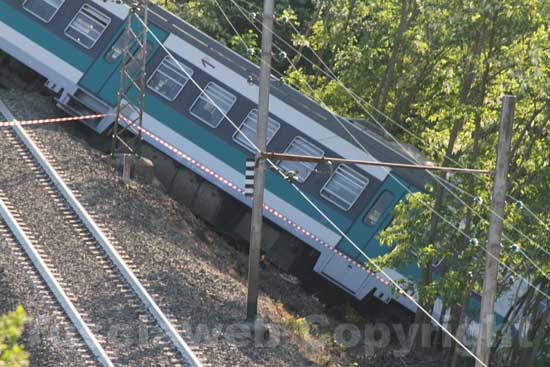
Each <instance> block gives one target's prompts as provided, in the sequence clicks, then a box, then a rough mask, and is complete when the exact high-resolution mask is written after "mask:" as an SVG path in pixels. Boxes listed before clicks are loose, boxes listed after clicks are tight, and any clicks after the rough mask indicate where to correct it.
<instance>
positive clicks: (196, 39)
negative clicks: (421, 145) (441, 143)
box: [148, 3, 431, 189]
mask: <svg viewBox="0 0 550 367" xmlns="http://www.w3.org/2000/svg"><path fill="white" fill-rule="evenodd" d="M148 15H149V21H150V22H151V21H152V22H153V23H155V24H156V25H158V26H161V27H162V28H164V29H166V30H168V31H169V32H171V33H173V34H174V35H176V36H178V37H180V38H182V39H184V40H186V41H187V42H189V43H191V44H192V45H193V46H194V47H196V48H198V49H200V50H201V51H202V52H204V53H205V54H206V55H207V56H209V57H212V58H213V59H216V60H220V59H222V62H223V64H224V65H225V66H226V67H228V68H230V69H231V70H233V71H234V72H236V73H238V74H240V75H242V76H243V77H244V78H249V77H251V76H252V77H257V76H258V75H259V66H258V65H256V64H254V63H253V62H251V61H249V60H247V59H246V58H244V57H242V56H241V55H239V54H238V53H236V52H234V51H233V50H231V49H229V48H228V47H227V46H225V45H223V44H222V43H220V42H218V41H217V40H215V39H214V38H212V37H210V36H209V35H207V34H205V33H204V32H202V31H200V30H198V29H197V28H195V27H194V26H192V25H191V24H189V23H187V22H186V21H184V20H183V19H181V18H179V17H178V16H176V15H174V14H172V13H171V12H169V11H168V10H166V9H164V8H162V7H161V6H159V5H157V4H154V3H150V7H149V13H148ZM271 94H272V95H274V96H276V97H278V98H279V99H281V100H283V101H285V102H286V103H287V104H288V105H290V106H292V107H293V108H295V109H296V110H298V111H300V112H302V113H304V114H305V115H309V116H311V117H312V118H314V119H315V120H316V121H317V122H318V123H320V124H322V125H323V126H324V127H326V128H327V129H328V130H330V131H331V132H333V133H334V134H336V135H338V136H340V137H341V138H343V139H345V140H347V141H348V142H350V143H351V144H353V145H355V146H357V147H359V148H361V146H359V144H357V142H356V141H355V139H354V138H352V137H351V136H350V135H349V133H348V132H347V131H346V129H345V128H343V127H342V125H344V126H346V128H347V129H349V131H351V132H352V133H354V137H355V138H356V139H357V141H359V143H360V145H362V146H363V147H365V148H366V149H367V151H368V152H369V153H370V154H371V155H372V156H373V157H374V158H375V159H377V160H379V161H383V162H395V163H410V164H414V163H416V162H415V159H416V160H418V161H419V162H421V163H423V164H430V162H429V161H428V159H427V158H426V157H424V156H423V155H422V154H421V153H420V152H419V151H418V150H417V149H416V148H414V147H412V146H410V145H405V144H396V143H395V142H393V141H389V140H387V139H385V138H383V137H382V136H381V135H380V134H379V133H377V132H376V129H375V128H373V126H372V124H370V123H369V122H368V121H365V120H353V119H349V118H344V117H341V116H336V115H335V114H334V113H333V112H331V111H329V110H327V109H325V108H324V107H322V106H321V105H320V104H319V103H317V102H316V101H314V100H312V99H311V98H309V97H308V96H306V95H304V94H302V93H301V92H299V91H298V90H296V89H295V88H293V87H291V86H288V85H286V84H285V83H283V82H281V81H280V80H279V79H278V78H276V77H274V76H272V83H271ZM338 120H339V121H338ZM411 156H412V157H414V159H413V158H411ZM392 171H393V172H394V173H395V174H397V175H398V176H400V177H401V178H402V179H404V180H405V181H407V182H408V183H410V184H412V185H414V186H415V187H416V188H417V189H422V188H423V187H424V186H425V185H426V184H427V183H429V182H431V178H430V176H429V175H428V173H427V172H426V171H422V170H411V169H399V168H398V169H393V170H392Z"/></svg>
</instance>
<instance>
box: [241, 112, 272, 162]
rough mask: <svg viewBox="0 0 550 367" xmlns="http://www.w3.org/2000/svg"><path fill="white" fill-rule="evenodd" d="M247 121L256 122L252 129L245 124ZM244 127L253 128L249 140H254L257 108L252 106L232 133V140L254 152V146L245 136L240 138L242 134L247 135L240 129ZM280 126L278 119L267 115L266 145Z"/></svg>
mask: <svg viewBox="0 0 550 367" xmlns="http://www.w3.org/2000/svg"><path fill="white" fill-rule="evenodd" d="M253 114H256V118H255V119H254V118H251V116H252V115H253ZM247 121H253V122H255V123H256V124H255V125H254V126H253V129H252V127H251V126H250V125H245V124H246V123H247ZM245 128H246V129H248V130H253V138H252V139H250V140H252V141H253V142H255V141H256V132H257V130H258V109H257V108H253V109H252V110H250V112H248V114H247V115H246V117H245V118H244V120H243V121H242V122H241V124H240V125H239V129H238V130H237V131H235V133H234V134H233V141H234V142H235V143H237V144H239V145H240V146H242V147H243V148H245V149H247V150H249V151H250V152H252V153H256V149H255V148H254V146H252V145H251V144H250V143H249V142H248V141H247V140H246V139H245V138H240V137H241V136H243V135H245V136H247V135H246V134H243V133H242V131H244V129H245ZM280 128H281V124H280V123H279V121H277V120H275V119H274V118H272V117H268V120H267V136H266V143H265V144H266V146H267V145H269V143H270V142H271V140H272V139H273V138H274V137H275V135H276V134H277V132H279V129H280ZM248 138H250V137H248Z"/></svg>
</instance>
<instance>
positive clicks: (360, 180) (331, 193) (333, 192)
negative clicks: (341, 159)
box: [321, 164, 369, 210]
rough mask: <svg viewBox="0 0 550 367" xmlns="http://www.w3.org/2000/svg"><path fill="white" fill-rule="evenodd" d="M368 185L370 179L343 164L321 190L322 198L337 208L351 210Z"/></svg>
mask: <svg viewBox="0 0 550 367" xmlns="http://www.w3.org/2000/svg"><path fill="white" fill-rule="evenodd" d="M368 184H369V179H368V178H366V177H365V176H363V175H361V174H359V173H358V172H357V171H355V170H354V169H352V168H351V167H349V166H346V165H343V164H341V165H339V166H338V168H336V170H335V171H334V173H333V174H332V176H330V178H329V179H328V181H327V183H326V184H325V186H323V188H322V189H321V196H322V197H324V198H325V199H327V200H328V201H330V202H331V203H333V204H334V205H336V206H337V207H339V208H341V209H343V210H349V209H350V208H351V207H352V206H353V204H355V202H356V201H357V199H358V198H359V196H360V195H361V193H362V192H363V190H365V187H367V185H368Z"/></svg>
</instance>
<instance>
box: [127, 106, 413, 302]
mask: <svg viewBox="0 0 550 367" xmlns="http://www.w3.org/2000/svg"><path fill="white" fill-rule="evenodd" d="M120 118H121V120H123V122H124V124H126V125H127V126H128V129H129V130H131V131H133V132H134V133H136V130H140V131H141V132H142V133H143V134H145V135H147V136H148V137H150V138H151V139H153V140H155V141H156V142H157V143H159V144H161V145H163V146H164V147H165V148H167V149H168V150H170V151H172V152H174V153H175V154H177V155H178V156H180V157H182V158H183V159H185V160H187V161H188V162H189V163H191V164H193V165H195V166H197V167H198V168H200V169H201V170H202V171H204V172H206V173H208V174H210V175H211V176H214V177H215V178H216V179H217V180H219V181H221V182H222V183H223V184H225V185H226V186H228V187H230V188H232V189H233V190H235V191H237V192H239V193H240V194H242V195H245V196H246V194H245V190H243V189H241V188H240V187H238V186H237V185H235V184H234V183H232V182H231V181H229V180H227V179H225V178H224V177H222V176H220V175H218V174H217V173H215V172H214V171H212V170H211V169H210V168H208V167H206V166H204V165H203V164H201V163H199V162H197V161H196V160H194V159H193V158H191V157H190V156H189V155H187V154H185V153H184V152H182V151H181V150H179V149H178V148H176V147H174V146H173V145H171V144H170V143H168V142H166V141H165V140H163V139H161V138H159V137H158V136H156V135H155V134H153V133H152V132H150V131H148V130H146V129H145V128H143V127H139V126H136V125H135V124H134V122H132V121H130V120H129V119H128V118H127V117H125V116H124V115H122V114H121V115H120ZM264 209H265V210H267V211H268V212H270V213H271V214H272V215H274V216H275V217H277V218H279V219H280V220H282V221H284V222H286V223H287V224H289V225H290V226H292V228H294V230H296V231H297V232H300V233H302V234H303V235H305V236H307V237H309V238H311V239H313V240H314V241H315V242H317V243H319V244H321V245H322V246H324V247H326V248H327V249H328V250H330V251H332V252H334V253H335V254H336V255H338V256H341V257H343V258H344V259H345V260H346V261H348V262H349V263H350V264H353V265H355V266H356V267H358V268H361V269H362V270H364V271H366V272H367V273H368V274H369V275H370V276H372V277H374V278H375V279H376V280H378V281H379V282H380V283H382V284H384V285H386V286H388V287H391V283H390V282H389V281H388V280H387V279H385V278H383V277H381V276H380V275H378V274H377V273H376V272H374V271H372V270H370V269H369V268H367V267H366V266H365V265H364V264H362V263H360V262H358V261H356V260H355V259H352V258H350V257H349V256H347V255H346V254H344V253H343V252H341V251H339V250H338V249H336V248H335V247H332V246H330V245H329V244H328V243H326V242H325V241H323V240H322V239H320V238H319V237H317V236H316V235H314V234H313V233H311V232H310V231H308V230H306V229H305V228H303V227H301V226H300V225H298V224H296V223H294V222H293V221H292V220H290V219H289V218H287V217H286V216H285V215H283V214H282V213H280V212H278V211H276V210H275V209H273V208H270V207H269V206H268V205H267V204H264ZM396 291H397V292H398V293H399V294H404V293H403V292H402V291H401V290H396Z"/></svg>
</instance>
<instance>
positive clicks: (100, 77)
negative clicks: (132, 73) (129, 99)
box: [79, 22, 167, 106]
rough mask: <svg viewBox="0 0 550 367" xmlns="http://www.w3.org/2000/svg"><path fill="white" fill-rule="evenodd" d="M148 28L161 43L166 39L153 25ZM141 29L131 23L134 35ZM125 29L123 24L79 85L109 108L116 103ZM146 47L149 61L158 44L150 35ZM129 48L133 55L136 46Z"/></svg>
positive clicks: (164, 33)
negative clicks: (108, 105) (105, 103)
mask: <svg viewBox="0 0 550 367" xmlns="http://www.w3.org/2000/svg"><path fill="white" fill-rule="evenodd" d="M149 27H150V29H151V30H152V31H153V33H155V35H156V36H157V37H158V38H159V39H160V40H161V41H164V39H166V37H167V34H166V32H164V31H163V30H161V29H160V28H158V27H156V26H155V25H154V24H151V25H150V26H149ZM141 28H142V26H141V24H139V23H137V22H134V23H132V29H133V30H134V32H135V33H136V34H140V33H141ZM125 29H126V23H125V24H123V26H122V28H121V29H120V31H119V33H118V35H117V36H116V37H115V38H114V39H113V41H112V43H111V44H110V45H109V47H107V49H106V50H105V52H104V53H103V54H101V55H100V56H98V58H97V59H96V60H95V61H94V63H93V64H92V66H91V67H90V68H89V69H88V70H87V71H86V74H84V76H83V78H82V80H81V81H80V83H79V84H80V85H81V86H82V87H83V88H84V89H86V90H87V91H89V92H91V93H93V94H94V95H96V96H99V97H100V98H101V99H102V100H103V101H105V102H107V103H108V104H110V105H111V106H114V105H116V101H117V92H118V86H119V82H120V69H121V61H122V60H121V59H122V53H123V49H124V47H125V36H124V34H125V32H124V31H125ZM147 46H148V47H147V59H149V58H151V57H152V56H153V54H154V53H155V51H156V50H157V48H158V47H159V45H158V43H157V42H156V41H155V40H154V38H153V37H152V36H151V35H150V34H149V35H148V37H147ZM129 47H130V49H132V50H133V52H134V53H135V50H137V49H138V46H137V44H135V43H134V44H131V45H129ZM136 57H137V59H139V57H140V56H139V55H134V58H136Z"/></svg>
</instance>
